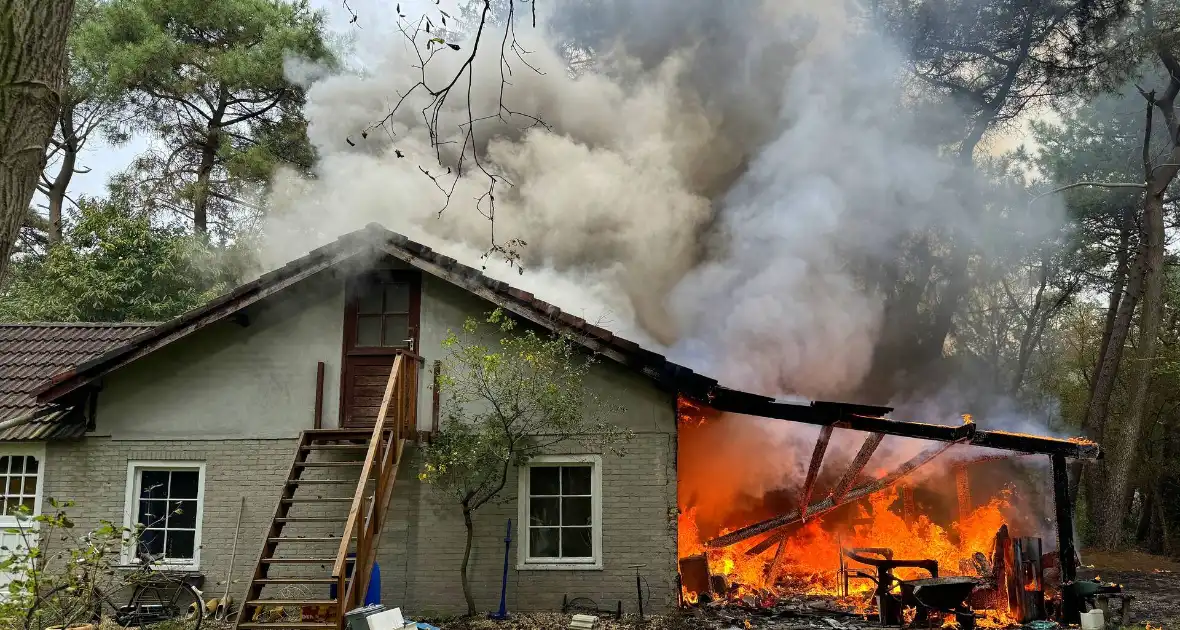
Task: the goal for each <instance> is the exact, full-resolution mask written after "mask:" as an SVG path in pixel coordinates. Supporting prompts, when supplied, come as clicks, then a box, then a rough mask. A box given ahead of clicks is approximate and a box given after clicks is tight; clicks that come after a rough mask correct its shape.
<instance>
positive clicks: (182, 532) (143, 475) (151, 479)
mask: <svg viewBox="0 0 1180 630" xmlns="http://www.w3.org/2000/svg"><path fill="white" fill-rule="evenodd" d="M138 475H139V480H138V486H139V487H138V493H137V495H136V498H135V502H136V505H135V524H136V525H138V526H139V527H140V528H141V534H140V539H139V541H140V547H141V549H142V550H143V551H146V552H147V553H150V554H152V555H154V556H160V555H161V554H163V557H162V558H161V560H162V561H163V562H176V561H182V562H191V561H192V560H193V559H194V558H195V557H196V552H197V549H196V544H197V543H196V541H197V508H198V505H199V503H200V500H201V497H200V484H201V473H200V471H199V470H196V469H191V468H189V469H178V470H146V469H141V470H140V471H139V472H138Z"/></svg>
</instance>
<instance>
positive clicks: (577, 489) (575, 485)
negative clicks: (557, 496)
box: [561, 466, 590, 495]
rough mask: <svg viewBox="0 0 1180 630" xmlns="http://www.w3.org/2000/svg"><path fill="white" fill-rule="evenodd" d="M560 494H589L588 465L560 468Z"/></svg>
mask: <svg viewBox="0 0 1180 630" xmlns="http://www.w3.org/2000/svg"><path fill="white" fill-rule="evenodd" d="M561 493H562V494H567V495H568V494H590V467H589V466H563V467H562V468H561Z"/></svg>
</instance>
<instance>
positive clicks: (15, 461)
mask: <svg viewBox="0 0 1180 630" xmlns="http://www.w3.org/2000/svg"><path fill="white" fill-rule="evenodd" d="M24 471H25V458H24V457H23V456H21V455H16V456H14V457H13V458H12V470H10V471H9V472H14V473H21V472H24Z"/></svg>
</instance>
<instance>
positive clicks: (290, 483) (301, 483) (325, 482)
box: [287, 479, 358, 486]
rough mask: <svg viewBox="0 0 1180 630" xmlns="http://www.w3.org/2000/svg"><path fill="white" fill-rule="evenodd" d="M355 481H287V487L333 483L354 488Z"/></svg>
mask: <svg viewBox="0 0 1180 630" xmlns="http://www.w3.org/2000/svg"><path fill="white" fill-rule="evenodd" d="M357 481H358V480H357V479H288V480H287V485H288V486H318V485H326V484H333V483H346V484H348V485H350V486H355V485H356V482H357Z"/></svg>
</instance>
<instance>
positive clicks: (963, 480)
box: [955, 464, 971, 523]
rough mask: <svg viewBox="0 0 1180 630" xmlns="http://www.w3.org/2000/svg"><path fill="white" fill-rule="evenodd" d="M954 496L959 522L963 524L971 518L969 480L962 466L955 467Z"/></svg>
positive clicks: (964, 467)
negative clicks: (957, 502)
mask: <svg viewBox="0 0 1180 630" xmlns="http://www.w3.org/2000/svg"><path fill="white" fill-rule="evenodd" d="M955 494H956V495H957V498H958V500H959V522H960V523H964V522H966V521H967V517H968V516H971V479H970V478H969V477H968V476H967V466H965V465H963V464H960V465H958V466H955Z"/></svg>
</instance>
